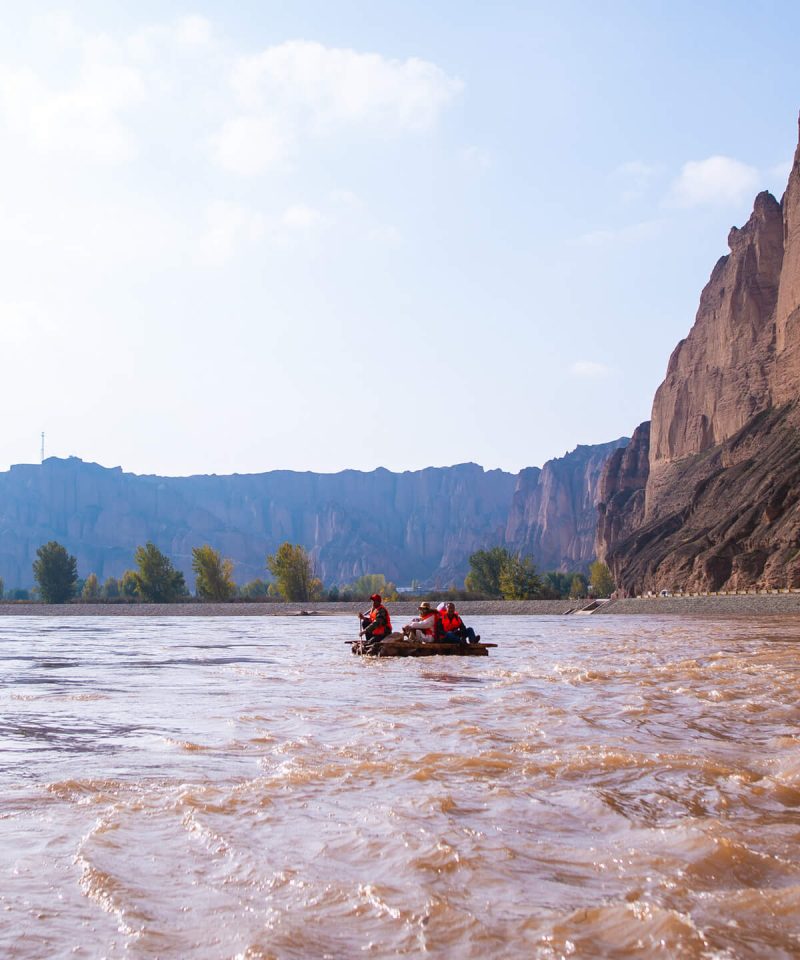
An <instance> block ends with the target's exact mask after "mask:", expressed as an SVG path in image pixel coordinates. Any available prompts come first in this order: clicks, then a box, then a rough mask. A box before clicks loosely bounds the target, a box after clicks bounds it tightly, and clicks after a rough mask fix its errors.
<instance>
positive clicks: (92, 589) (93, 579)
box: [81, 573, 100, 602]
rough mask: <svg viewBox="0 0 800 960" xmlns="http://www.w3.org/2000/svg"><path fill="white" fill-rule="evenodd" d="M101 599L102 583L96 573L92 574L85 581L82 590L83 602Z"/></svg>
mask: <svg viewBox="0 0 800 960" xmlns="http://www.w3.org/2000/svg"><path fill="white" fill-rule="evenodd" d="M99 599H100V583H99V581H98V579H97V574H96V573H90V574H89V576H88V577H87V578H86V579H85V580H84V581H83V589H82V590H81V600H88V601H90V602H91V601H93V600H99Z"/></svg>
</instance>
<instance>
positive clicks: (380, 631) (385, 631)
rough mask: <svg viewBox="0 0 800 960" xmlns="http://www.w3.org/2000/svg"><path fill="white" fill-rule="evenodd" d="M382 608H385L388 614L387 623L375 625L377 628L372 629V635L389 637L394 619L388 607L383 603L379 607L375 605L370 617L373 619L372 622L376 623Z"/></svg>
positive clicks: (384, 610)
mask: <svg viewBox="0 0 800 960" xmlns="http://www.w3.org/2000/svg"><path fill="white" fill-rule="evenodd" d="M380 610H383V612H384V613H385V614H386V623H385V624H383V625H381V626H378V627H375V629H374V630H373V631H372V636H373V637H388V636H389V634H390V633H391V632H392V619H391V617H390V616H389V611H388V610H387V609H386V607H384V605H383V604H381V605H380V606H379V607H373V608H372V609H371V610H370V612H369V618H370V620H371V621H372V623H375V621H376V620H377V619H378V612H379V611H380Z"/></svg>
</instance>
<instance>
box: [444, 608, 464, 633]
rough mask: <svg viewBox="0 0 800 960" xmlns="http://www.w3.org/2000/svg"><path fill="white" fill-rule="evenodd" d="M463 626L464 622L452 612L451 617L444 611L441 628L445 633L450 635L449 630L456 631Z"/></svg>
mask: <svg viewBox="0 0 800 960" xmlns="http://www.w3.org/2000/svg"><path fill="white" fill-rule="evenodd" d="M463 626H464V621H463V620H462V619H461V617H459V615H458V614H457V613H456V612H455V611H453V615H452V616H450V614H449V613H448V612H447V611H446V610H445V611H443V613H442V627H443V628H444V632H445V633H450V631H451V630H458V628H459V627H463Z"/></svg>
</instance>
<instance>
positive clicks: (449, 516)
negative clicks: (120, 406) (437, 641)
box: [0, 441, 624, 588]
mask: <svg viewBox="0 0 800 960" xmlns="http://www.w3.org/2000/svg"><path fill="white" fill-rule="evenodd" d="M623 442H624V441H615V443H614V444H603V445H600V446H597V447H578V449H577V450H576V451H574V452H573V453H572V454H570V455H568V456H566V457H563V458H561V459H560V460H557V461H552V462H551V463H548V464H546V465H545V467H544V468H543V469H542V470H538V468H533V469H532V470H525V471H522V473H521V474H519V475H514V474H511V473H506V472H504V471H501V470H484V469H483V468H482V467H479V466H477V465H476V464H474V463H465V464H459V465H457V466H452V467H436V468H433V467H431V468H429V469H427V470H418V471H408V472H405V473H391V472H390V471H388V470H383V469H378V470H374V471H372V472H370V473H363V472H360V471H356V470H345V471H343V472H341V473H336V474H316V473H295V472H291V471H273V472H270V473H263V474H250V475H234V476H194V477H155V476H137V475H135V474H131V473H123V471H122V470H121V469H120V468H118V467H117V468H114V469H107V468H105V467H101V466H98V465H97V464H93V463H84V462H83V461H81V460H79V459H77V458H74V457H71V458H69V459H67V460H60V459H56V458H51V459H49V460H46V461H45V462H44V463H43V464H41V465H38V464H37V465H22V466H15V467H12V468H11V470H10V471H8V472H7V473H0V577H2V578H3V580H4V582H5V585H6V587H15V586H28V585H30V584H31V583H32V572H31V565H32V563H33V560H34V559H35V554H36V549H37V547H39V546H40V545H41V544H43V543H46V542H47V541H48V540H58V541H59V542H60V543H63V544H64V545H65V546H66V547H67V549H68V550H69V551H70V552H71V553H73V554H75V556H76V557H77V559H78V569H79V573H80V575H81V576H86V575H88V574H89V573H90V572H94V573H96V574H97V575H98V577H99V578H100V579H101V580H102V579H105V578H106V577H109V576H116V577H119V576H120V575H121V574H122V573H123V572H124V571H125V570H126V569H130V568H131V567H132V566H133V554H134V551H135V549H136V547H137V545H139V544H143V543H145V542H146V541H147V540H151V541H153V542H154V543H155V544H156V545H157V546H158V547H159V548H160V549H161V550H163V551H164V552H165V553H167V554H168V555H169V556H170V557H171V558H172V560H173V562H174V563H175V564H176V565H177V566H178V567H179V568H180V569H181V570H183V572H184V573H185V574H186V577H187V581H188V582H189V583H192V581H193V577H192V573H191V561H192V547H196V546H201V545H202V544H205V543H208V544H210V545H211V546H213V547H214V548H215V549H218V550H220V551H221V552H222V554H223V555H224V556H226V557H230V558H231V559H233V560H234V561H235V568H234V574H235V577H236V580H237V581H238V582H239V583H244V582H246V581H247V580H251V579H254V578H255V577H264V576H265V575H266V568H265V558H266V556H267V554H268V553H271V552H273V551H274V550H275V549H276V548H277V547H278V546H279V545H280V544H281V543H282V542H283V541H285V540H289V541H291V542H292V543H299V544H302V545H303V546H305V547H306V548H307V549H308V550H309V551H310V552H311V554H312V556H313V558H314V561H315V563H316V567H317V572H318V574H319V575H320V576H321V577H322V579H323V580H324V582H325V583H328V584H330V583H347V582H351V581H352V580H354V579H355V578H357V577H359V576H360V575H361V574H363V573H383V574H385V575H386V577H387V578H389V579H390V580H393V581H395V582H396V583H398V584H400V585H409V584H411V583H412V581H414V580H418V581H419V582H420V583H421V584H428V585H430V586H436V585H437V584H438V585H439V586H440V587H442V588H445V587H447V586H448V585H450V584H451V583H456V584H459V585H460V584H461V583H462V582H463V579H464V576H465V574H466V572H467V569H468V566H469V555H470V554H471V553H473V552H474V551H475V550H478V549H481V548H485V547H492V546H496V545H510V546H512V547H513V549H515V550H517V549H518V550H521V551H523V552H525V553H529V554H533V556H534V557H535V559H536V560H537V562H538V563H539V565H540V566H544V567H545V568H548V569H549V568H553V567H559V566H560V567H562V568H563V569H569V570H572V569H585V567H586V565H587V564H588V563H589V562H590V561H591V560H592V559H593V533H594V528H595V526H596V516H597V514H596V506H595V503H596V486H597V481H598V479H599V476H600V472H601V468H602V463H603V462H604V460H605V458H606V457H607V456H608V454H609V453H610V452H611V450H612V449H613V448H614V447H615V446H617V445H619V444H620V443H623ZM540 477H541V480H542V482H541V484H537V483H535V482H531V481H532V478H540Z"/></svg>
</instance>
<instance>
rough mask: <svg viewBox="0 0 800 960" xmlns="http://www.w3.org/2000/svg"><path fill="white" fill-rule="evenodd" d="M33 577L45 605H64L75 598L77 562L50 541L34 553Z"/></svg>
mask: <svg viewBox="0 0 800 960" xmlns="http://www.w3.org/2000/svg"><path fill="white" fill-rule="evenodd" d="M33 576H34V578H35V580H36V582H37V584H38V585H39V591H40V593H41V595H42V600H44V602H45V603H66V602H67V601H68V600H71V599H72V597H74V596H75V584H76V582H77V580H78V561H77V560H76V559H75V557H73V556H70V554H68V553H67V551H66V549H65V548H64V547H62V546H61V544H60V543H57V542H56V541H55V540H51V541H50V542H49V543H46V544H44V545H43V546H41V547H39V549H38V550H37V551H36V560H34V562H33Z"/></svg>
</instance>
